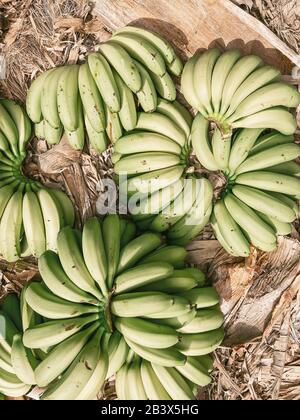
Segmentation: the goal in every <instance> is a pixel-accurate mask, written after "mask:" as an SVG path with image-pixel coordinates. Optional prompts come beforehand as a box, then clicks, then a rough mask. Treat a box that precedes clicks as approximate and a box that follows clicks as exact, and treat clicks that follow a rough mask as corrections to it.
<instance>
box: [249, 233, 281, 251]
mask: <svg viewBox="0 0 300 420" xmlns="http://www.w3.org/2000/svg"><path fill="white" fill-rule="evenodd" d="M244 234H245V236H246V238H247V239H248V241H249V242H250V243H251V245H253V246H254V247H256V248H258V249H260V250H261V251H264V252H273V251H275V250H276V248H277V242H276V241H275V242H272V243H270V242H265V241H260V240H259V239H258V238H257V237H256V236H255V235H251V234H249V233H247V232H246V231H244Z"/></svg>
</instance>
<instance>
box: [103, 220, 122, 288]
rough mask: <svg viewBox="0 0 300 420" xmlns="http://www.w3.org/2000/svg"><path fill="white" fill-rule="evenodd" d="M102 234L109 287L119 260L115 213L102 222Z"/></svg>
mask: <svg viewBox="0 0 300 420" xmlns="http://www.w3.org/2000/svg"><path fill="white" fill-rule="evenodd" d="M102 234H103V241H104V247H105V252H106V257H107V286H108V289H111V287H112V286H113V283H114V277H115V275H116V273H117V270H118V266H119V261H120V247H121V227H120V219H119V217H118V216H117V215H115V214H111V215H108V216H106V218H105V219H104V221H103V224H102Z"/></svg>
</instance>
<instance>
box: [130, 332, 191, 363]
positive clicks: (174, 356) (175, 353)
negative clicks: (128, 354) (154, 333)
mask: <svg viewBox="0 0 300 420" xmlns="http://www.w3.org/2000/svg"><path fill="white" fill-rule="evenodd" d="M125 341H126V343H127V344H128V346H129V347H130V348H131V349H132V350H133V351H134V352H135V353H136V354H138V355H139V356H140V357H142V358H143V359H145V360H147V361H148V362H151V363H157V364H158V365H161V366H167V367H173V366H182V365H184V364H185V362H186V357H185V356H184V355H183V354H182V353H180V351H179V350H177V349H176V348H175V347H170V348H168V349H150V348H148V347H143V346H140V345H138V344H136V343H134V342H133V341H131V340H129V339H128V338H125Z"/></svg>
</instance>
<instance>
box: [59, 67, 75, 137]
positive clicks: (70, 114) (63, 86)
mask: <svg viewBox="0 0 300 420" xmlns="http://www.w3.org/2000/svg"><path fill="white" fill-rule="evenodd" d="M78 73H79V66H78V65H73V66H68V67H64V70H63V72H62V74H61V76H60V78H59V81H58V86H57V106H58V113H59V117H60V120H61V122H62V124H63V126H64V128H65V130H67V131H71V132H72V131H76V130H77V129H78V127H79V118H78V116H79V113H78V103H79V101H78V99H79V90H78Z"/></svg>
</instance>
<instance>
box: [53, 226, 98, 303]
mask: <svg viewBox="0 0 300 420" xmlns="http://www.w3.org/2000/svg"><path fill="white" fill-rule="evenodd" d="M57 248H58V254H59V258H60V261H61V264H62V266H63V268H64V271H65V272H66V274H67V275H68V277H69V278H70V279H71V280H72V282H73V283H74V284H75V285H76V286H77V287H79V288H80V289H82V290H84V291H85V292H87V293H90V294H92V295H93V296H95V297H97V298H98V299H99V300H102V299H103V296H102V294H101V292H100V291H99V289H98V288H97V287H96V284H95V281H94V279H93V278H92V276H91V275H90V273H89V271H88V269H87V267H86V265H85V262H84V259H83V255H82V250H81V244H79V241H78V238H77V235H76V231H74V230H72V229H71V228H70V227H66V228H64V229H62V230H61V231H60V233H59V235H58V238H57Z"/></svg>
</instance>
